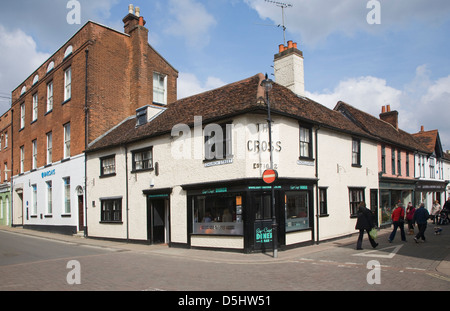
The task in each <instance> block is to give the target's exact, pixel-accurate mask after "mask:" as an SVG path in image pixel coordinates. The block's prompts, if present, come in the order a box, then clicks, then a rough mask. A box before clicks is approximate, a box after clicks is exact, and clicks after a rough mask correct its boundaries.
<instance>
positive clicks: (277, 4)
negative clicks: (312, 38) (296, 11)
mask: <svg viewBox="0 0 450 311" xmlns="http://www.w3.org/2000/svg"><path fill="white" fill-rule="evenodd" d="M264 1H265V2H268V3H272V4H275V5H276V6H278V7H280V8H281V15H282V20H283V23H282V24H281V25H278V27H280V26H281V27H283V42H284V45H286V25H285V21H284V19H285V14H284V9H286V8H292V7H293V5H292V4H290V3H284V2H278V1H272V0H264Z"/></svg>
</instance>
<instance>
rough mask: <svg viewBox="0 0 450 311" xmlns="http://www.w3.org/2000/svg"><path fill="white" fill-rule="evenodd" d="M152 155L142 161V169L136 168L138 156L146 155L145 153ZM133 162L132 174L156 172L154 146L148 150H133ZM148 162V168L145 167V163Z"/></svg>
mask: <svg viewBox="0 0 450 311" xmlns="http://www.w3.org/2000/svg"><path fill="white" fill-rule="evenodd" d="M147 152H149V153H150V157H149V158H148V159H146V160H144V159H143V160H140V162H143V163H142V168H136V155H138V154H144V153H147ZM131 160H132V166H131V169H132V171H131V172H132V173H134V172H145V171H153V170H154V166H153V146H151V147H147V148H142V149H137V150H133V151H132V152H131ZM146 161H148V164H147V165H148V167H144V166H145V165H144V162H146Z"/></svg>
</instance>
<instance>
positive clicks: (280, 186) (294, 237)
mask: <svg viewBox="0 0 450 311" xmlns="http://www.w3.org/2000/svg"><path fill="white" fill-rule="evenodd" d="M315 185H316V180H305V179H279V180H277V181H276V182H275V184H274V185H273V187H274V198H275V200H274V201H275V217H276V223H277V232H276V233H277V234H276V235H275V236H276V237H277V245H278V246H277V247H278V248H281V249H283V248H290V247H296V246H299V245H302V244H310V243H312V241H313V240H314V235H313V234H314V229H313V226H314V221H313V220H314V216H313V215H314V212H313V211H314V202H313V201H314V196H313V194H314V189H315ZM182 187H183V189H184V190H185V191H186V192H187V200H188V202H187V203H188V204H187V208H188V211H187V222H188V226H187V230H188V237H189V238H188V239H189V242H188V244H189V246H190V247H191V246H192V247H195V245H191V240H192V239H193V238H195V237H202V238H208V237H211V238H214V237H220V238H222V239H227V238H229V239H236V238H237V237H240V238H242V240H243V251H244V252H246V253H250V252H258V251H266V250H271V249H273V237H274V234H273V233H274V232H273V229H272V222H273V219H272V206H271V197H272V188H271V187H272V186H271V185H267V184H265V183H263V181H262V180H257V179H245V180H234V181H224V182H216V183H204V184H195V185H184V186H182Z"/></svg>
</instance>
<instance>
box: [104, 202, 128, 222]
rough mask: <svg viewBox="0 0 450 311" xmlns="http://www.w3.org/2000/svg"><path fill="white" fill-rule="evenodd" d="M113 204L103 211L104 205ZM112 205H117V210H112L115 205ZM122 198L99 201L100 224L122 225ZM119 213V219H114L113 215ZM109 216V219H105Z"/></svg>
mask: <svg viewBox="0 0 450 311" xmlns="http://www.w3.org/2000/svg"><path fill="white" fill-rule="evenodd" d="M111 202H112V203H113V205H112V206H110V208H108V209H105V208H104V207H105V205H106V204H107V203H111ZM114 203H118V204H117V206H118V208H117V210H115V209H114V207H115V205H114ZM122 207H123V204H122V197H118V198H101V199H100V223H122V222H123V221H122V214H123V213H122ZM117 212H118V213H119V214H118V215H119V217H118V218H119V219H114V218H115V216H116V214H115V213H117ZM107 216H109V217H107Z"/></svg>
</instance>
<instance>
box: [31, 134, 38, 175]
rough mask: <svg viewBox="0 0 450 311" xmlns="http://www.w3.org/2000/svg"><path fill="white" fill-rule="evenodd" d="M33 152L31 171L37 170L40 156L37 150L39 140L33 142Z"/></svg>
mask: <svg viewBox="0 0 450 311" xmlns="http://www.w3.org/2000/svg"><path fill="white" fill-rule="evenodd" d="M31 146H32V148H31V152H32V154H31V155H32V157H31V169H32V170H37V156H38V150H37V149H38V148H37V139H34V140H33V141H32V142H31Z"/></svg>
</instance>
